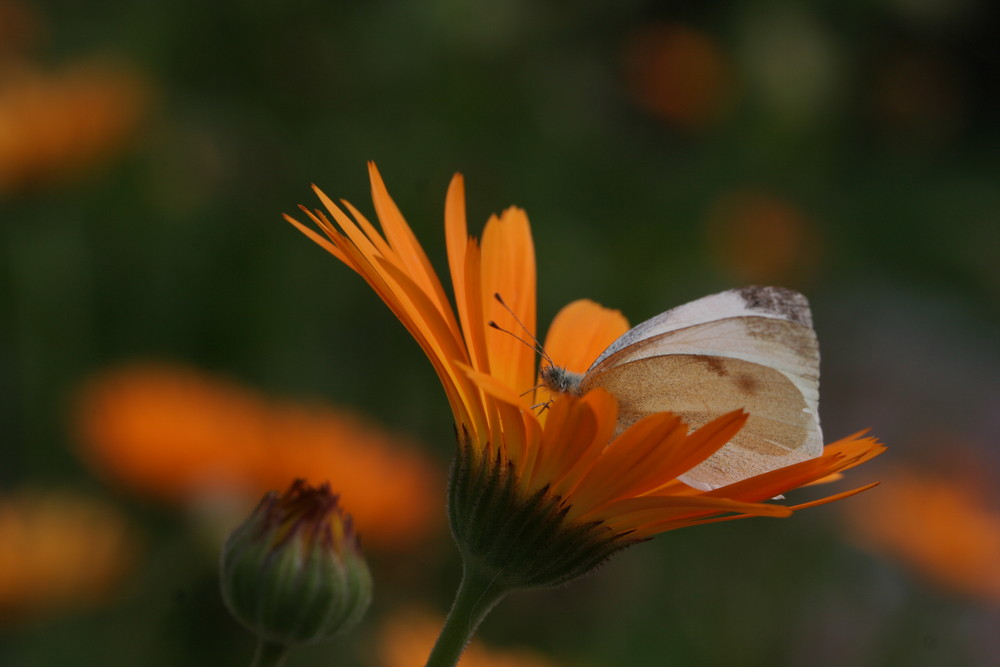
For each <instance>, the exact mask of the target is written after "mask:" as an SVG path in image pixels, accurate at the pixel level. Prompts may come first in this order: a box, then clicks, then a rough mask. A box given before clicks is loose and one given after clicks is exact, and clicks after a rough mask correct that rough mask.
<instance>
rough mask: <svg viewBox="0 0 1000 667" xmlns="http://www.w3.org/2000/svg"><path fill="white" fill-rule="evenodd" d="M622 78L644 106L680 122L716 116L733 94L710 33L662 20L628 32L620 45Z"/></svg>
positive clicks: (694, 123)
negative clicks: (629, 34)
mask: <svg viewBox="0 0 1000 667" xmlns="http://www.w3.org/2000/svg"><path fill="white" fill-rule="evenodd" d="M623 66H624V77H625V84H626V86H627V87H628V91H629V93H630V94H631V96H632V99H633V100H634V101H635V103H636V104H637V105H639V106H640V107H642V108H643V109H645V110H646V111H648V112H650V113H652V114H655V115H657V116H659V117H661V118H662V119H664V120H666V121H668V122H670V123H673V124H674V125H678V126H681V127H685V128H699V127H702V126H705V125H708V124H710V123H711V122H712V121H714V120H716V119H718V118H719V116H720V115H721V112H722V111H723V109H724V107H725V104H726V103H727V102H728V100H729V98H730V96H731V95H732V90H731V89H732V77H731V75H730V72H729V63H728V62H727V60H726V57H725V55H724V54H723V52H722V50H721V49H720V48H719V45H718V44H717V43H716V41H715V40H713V39H712V38H711V37H710V36H709V35H707V34H705V33H703V32H700V31H698V30H695V29H694V28H691V27H688V26H684V25H680V24H673V23H661V24H653V25H649V26H645V27H643V28H641V29H639V30H637V31H636V32H635V33H634V34H632V35H631V37H630V38H629V40H628V42H627V43H626V44H625V47H624V54H623Z"/></svg>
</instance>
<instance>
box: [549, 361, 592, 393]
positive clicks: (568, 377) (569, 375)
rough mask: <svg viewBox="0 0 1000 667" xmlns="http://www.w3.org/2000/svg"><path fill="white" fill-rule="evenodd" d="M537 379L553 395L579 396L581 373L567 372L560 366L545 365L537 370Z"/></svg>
mask: <svg viewBox="0 0 1000 667" xmlns="http://www.w3.org/2000/svg"><path fill="white" fill-rule="evenodd" d="M538 378H539V379H540V380H541V381H542V384H543V385H545V388H546V389H548V390H549V391H551V392H552V393H553V394H573V395H574V396H579V395H580V394H582V393H583V392H582V391H580V382H582V381H583V374H582V373H574V372H572V371H568V370H566V369H565V368H563V367H562V366H556V365H555V364H551V363H549V364H545V365H543V366H542V367H541V368H540V369H539V370H538Z"/></svg>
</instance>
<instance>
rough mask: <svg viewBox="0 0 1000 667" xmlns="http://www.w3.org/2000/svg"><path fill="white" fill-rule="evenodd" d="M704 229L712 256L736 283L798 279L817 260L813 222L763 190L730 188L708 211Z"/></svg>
mask: <svg viewBox="0 0 1000 667" xmlns="http://www.w3.org/2000/svg"><path fill="white" fill-rule="evenodd" d="M705 232H706V236H707V241H708V245H709V251H710V252H711V253H712V256H713V258H714V259H715V260H716V261H717V262H718V263H719V264H721V265H722V266H723V267H724V268H725V269H726V270H727V271H729V272H730V273H731V274H732V275H733V277H734V278H736V279H737V281H739V282H746V283H751V284H759V285H788V284H792V285H795V284H800V283H802V282H804V281H807V280H808V279H809V278H811V277H812V276H813V275H814V273H815V271H816V267H817V265H818V264H819V256H820V248H821V245H820V243H819V230H818V227H817V225H816V224H815V223H814V222H813V221H812V220H810V219H809V218H807V217H806V216H805V215H804V214H803V213H802V212H801V211H799V210H798V209H797V208H796V207H795V206H793V205H792V204H791V203H789V202H787V201H785V200H783V199H781V198H779V197H777V196H775V195H772V194H768V193H766V192H759V191H754V190H743V191H735V192H730V193H728V194H726V195H724V196H723V197H721V198H719V199H718V200H717V201H716V202H715V203H714V204H713V206H712V208H711V209H710V210H709V212H708V219H707V221H706V229H705Z"/></svg>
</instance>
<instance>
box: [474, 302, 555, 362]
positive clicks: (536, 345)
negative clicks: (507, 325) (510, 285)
mask: <svg viewBox="0 0 1000 667" xmlns="http://www.w3.org/2000/svg"><path fill="white" fill-rule="evenodd" d="M493 298H494V299H496V300H497V303H499V304H500V305H501V306H503V309H504V310H506V311H507V312H508V313H510V316H511V317H513V318H514V321H515V322H517V324H518V326H520V327H521V329H522V330H523V331H524V333H526V334H527V335H528V338H530V339H531V341H532V342H531V343H529V342H528V341H526V340H525V339H524V338H522V337H520V336H518V335H517V334H515V333H514V332H512V331H508V330H507V329H503V328H501V327H500V325H498V324H497V323H496V322H494V321H493V320H490V322H489V325H490V326H491V327H493V328H494V329H496V330H497V331H503V332H504V333H507V334H510V335H511V336H513V337H514V338H516V339H518V340H519V341H521V342H522V343H524V344H525V345H527V346H528V347H530V348H531V349H533V350H534V351H535V352H537V353H538V356H540V357H541V358H542V359H543V360H544V361H546V362H547V363H548V364H549V365H550V366H554V365H555V364H554V363H553V361H552V357H550V356H549V355H548V353H547V352H546V351H545V348H544V347H542V344H541V343H540V342H538V338H536V337H535V334H533V333H531V329H529V328H528V327H526V326H524V322H522V321H521V318H519V317H518V316H517V313H515V312H514V310H513V309H512V308H511V307H510V306H508V305H507V303H506V302H505V301H504V300H503V297H501V296H500V293H499V292H494V293H493Z"/></svg>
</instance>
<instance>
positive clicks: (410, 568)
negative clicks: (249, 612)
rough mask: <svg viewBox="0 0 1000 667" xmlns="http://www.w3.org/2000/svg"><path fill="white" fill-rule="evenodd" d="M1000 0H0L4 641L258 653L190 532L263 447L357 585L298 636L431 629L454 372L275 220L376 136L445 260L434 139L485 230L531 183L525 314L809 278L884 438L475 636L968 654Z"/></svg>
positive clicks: (987, 321)
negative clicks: (875, 455)
mask: <svg viewBox="0 0 1000 667" xmlns="http://www.w3.org/2000/svg"><path fill="white" fill-rule="evenodd" d="M998 14H1000V11H998V10H997V7H996V5H995V4H994V3H989V2H987V1H986V0H868V1H858V2H813V3H801V2H796V1H793V0H765V1H763V2H761V1H750V0H743V1H734V2H727V3H681V2H669V1H667V2H651V1H646V2H642V1H639V0H622V1H619V2H608V3H587V9H581V8H580V7H579V6H578V5H577V4H576V3H568V2H528V1H526V0H513V1H498V2H491V3H475V2H473V3H462V2H455V1H453V0H427V1H424V2H413V1H403V0H372V1H370V2H364V3H362V2H358V3H338V2H314V1H312V0H288V1H286V2H283V3H277V2H271V3H268V2H252V3H250V2H235V1H232V0H216V1H215V2H199V1H194V0H176V1H174V2H170V3H167V2H145V3H126V2H120V1H119V2H100V1H97V2H89V3H78V2H67V1H56V0H53V1H50V2H32V1H30V0H0V447H2V457H0V664H2V665H12V666H17V667H20V666H36V665H37V666H49V665H102V666H107V667H115V666H119V665H121V666H125V665H137V664H141V665H147V666H149V667H157V666H160V665H164V666H166V665H222V664H225V665H240V664H249V661H250V657H251V655H252V652H253V639H252V637H251V635H250V634H249V633H248V632H247V631H245V630H244V629H243V628H242V627H241V626H239V625H238V624H237V623H236V621H234V620H232V619H231V618H230V617H229V616H228V615H227V613H226V611H225V609H224V607H223V606H222V603H221V601H220V598H219V595H218V580H217V575H216V572H215V567H216V562H217V557H218V549H219V544H220V543H221V541H222V539H223V536H224V535H225V533H226V531H227V530H228V529H229V528H231V527H232V525H233V524H234V522H235V521H237V520H238V519H239V518H240V517H241V515H243V514H245V513H246V512H248V511H249V509H250V508H252V506H253V505H254V503H255V501H256V500H257V499H258V498H259V495H260V494H261V493H262V492H263V491H265V490H267V489H271V488H283V487H285V486H287V484H288V483H289V482H290V481H291V480H292V479H293V478H294V477H296V476H302V477H306V478H308V479H310V480H311V481H314V482H320V481H323V480H326V479H329V480H330V481H331V483H332V484H333V486H334V488H335V489H337V490H339V491H340V492H341V493H342V500H343V503H344V505H345V506H346V508H347V509H348V511H350V512H352V513H353V514H354V515H355V519H356V523H357V527H358V529H359V530H360V532H361V534H362V540H363V543H364V545H365V548H366V552H367V554H368V556H369V558H370V560H371V563H372V568H373V571H374V575H375V579H376V596H375V603H374V606H373V608H372V610H371V613H370V614H369V616H368V617H367V619H366V620H365V622H364V623H363V625H362V627H361V629H360V630H358V631H357V632H356V633H354V634H352V635H350V636H347V637H344V638H341V639H337V640H335V641H332V642H329V643H326V644H321V645H318V646H315V647H311V648H308V649H305V650H301V651H298V652H296V653H294V654H293V655H292V657H291V659H290V661H289V664H290V665H293V666H295V665H298V666H303V667H304V666H307V665H327V664H338V665H345V666H346V665H358V666H364V667H388V666H396V665H398V666H399V667H405V666H406V665H421V664H423V661H424V659H425V656H426V650H427V647H428V646H429V643H430V642H431V641H432V640H433V636H434V633H435V632H436V629H437V624H438V622H439V621H440V617H441V615H442V614H443V613H444V612H445V611H446V610H447V608H448V604H449V603H450V599H451V596H452V593H453V591H454V588H455V586H456V585H457V582H458V577H459V569H458V561H457V558H456V554H455V550H454V547H453V546H452V544H451V542H450V537H449V536H448V533H447V529H446V526H445V522H444V494H445V479H446V475H447V465H448V462H449V460H450V456H451V448H452V446H453V436H452V430H451V423H450V412H449V410H448V408H447V404H446V402H445V400H444V395H443V393H442V392H441V391H440V390H439V388H438V383H437V380H436V378H435V376H434V374H433V372H432V371H431V368H430V365H429V364H428V363H427V361H426V359H425V358H424V357H423V355H422V354H421V353H420V351H419V349H418V347H417V346H416V345H415V344H414V343H413V341H412V340H411V339H410V338H409V336H408V335H407V334H406V333H405V331H404V330H403V328H402V327H401V326H400V325H399V324H398V323H397V322H395V321H394V320H393V318H392V316H391V315H390V313H389V312H388V311H387V310H386V309H385V308H384V306H383V305H382V304H381V303H380V302H379V301H378V299H377V298H376V297H375V295H374V294H373V293H371V291H370V290H369V289H368V288H367V286H365V285H364V284H363V283H362V281H360V280H359V279H358V278H357V277H356V276H355V275H354V274H352V272H351V271H349V270H348V269H346V268H345V267H343V266H341V265H340V264H339V263H338V262H337V261H336V260H334V259H333V258H331V257H330V256H328V255H327V254H326V253H325V252H323V251H322V250H321V249H320V248H318V247H316V246H315V245H313V244H312V243H311V242H309V241H308V240H307V239H305V238H304V237H303V236H302V235H301V234H299V233H298V232H296V231H295V230H294V229H293V228H291V227H290V226H289V225H288V224H287V223H285V222H283V221H282V220H281V214H282V213H284V212H288V213H295V212H296V210H297V209H296V207H297V205H298V204H300V203H304V204H306V205H307V206H315V205H318V202H317V201H316V199H315V197H314V195H313V194H312V192H311V191H310V189H309V185H310V184H311V183H316V184H317V185H319V186H320V187H322V188H323V189H324V190H325V191H326V192H327V193H328V194H329V195H331V196H332V197H334V198H338V197H345V198H347V199H349V200H350V201H351V202H352V203H353V204H355V205H356V206H358V207H359V208H360V209H361V210H362V211H364V212H366V213H373V211H372V207H371V202H370V199H369V194H368V184H367V175H366V170H365V161H366V160H375V161H376V162H377V164H378V166H379V168H380V169H381V171H382V174H383V176H384V177H385V179H386V182H387V184H388V187H389V190H390V192H391V193H392V194H393V196H394V198H395V200H396V202H397V204H398V205H399V206H400V208H401V209H402V211H403V212H404V214H405V215H406V216H407V219H408V220H409V222H410V224H411V225H412V226H413V227H414V229H415V231H416V233H417V235H418V236H419V237H420V238H421V239H422V241H423V242H424V244H425V246H426V247H427V249H428V252H429V253H430V254H431V257H432V259H433V260H434V261H436V262H437V266H438V267H439V269H443V268H444V266H445V263H444V242H443V234H442V220H443V202H444V194H445V189H446V187H447V184H448V181H449V179H450V177H451V175H452V174H453V173H454V172H455V171H460V172H462V173H463V174H464V175H465V177H466V183H467V198H468V209H469V221H470V227H471V229H472V230H474V231H475V232H477V233H478V230H479V229H480V228H481V227H480V226H479V225H481V224H482V222H484V221H485V220H486V218H487V217H488V215H489V214H490V213H492V212H499V211H500V210H502V209H503V208H505V207H507V206H509V205H512V204H516V205H518V206H521V207H523V208H525V209H526V210H527V212H528V215H529V217H530V219H531V221H532V225H533V229H534V232H535V241H536V251H537V255H538V260H539V311H540V312H539V321H540V322H543V323H544V322H548V321H549V320H550V319H551V317H552V316H553V315H554V314H555V312H556V311H557V310H558V308H559V307H561V306H562V305H563V304H565V303H566V302H568V301H569V300H571V299H575V298H579V297H589V298H593V299H596V300H598V301H600V302H602V303H604V304H605V305H608V306H612V307H615V308H620V309H621V310H622V311H623V312H624V313H625V314H626V315H627V316H628V317H629V318H630V320H631V321H632V322H633V323H634V322H638V321H641V320H643V319H646V318H647V317H650V316H652V315H655V314H657V313H659V312H661V311H663V310H665V309H667V308H669V307H671V306H674V305H678V304H680V303H683V302H686V301H689V300H693V299H695V298H697V297H700V296H703V295H705V294H708V293H711V292H714V291H719V290H722V289H726V288H729V287H733V286H739V285H744V284H754V283H756V284H780V285H784V286H788V287H792V288H796V289H799V290H801V291H803V292H805V293H806V294H807V295H808V296H809V298H810V300H811V302H812V306H813V311H814V317H815V321H816V328H817V330H818V332H819V336H820V340H821V342H822V350H823V367H822V384H823V392H822V393H823V402H822V419H823V426H824V431H825V434H826V436H827V438H828V440H831V441H832V440H834V439H837V438H839V437H843V436H846V435H849V434H851V433H853V432H855V431H857V430H860V429H863V428H871V429H872V430H873V433H874V434H875V435H877V436H878V437H879V438H881V439H882V440H884V441H885V442H886V443H888V444H889V446H890V450H889V452H888V453H887V454H885V455H883V456H882V457H881V458H880V459H878V460H876V461H874V462H873V463H871V464H869V465H867V466H864V467H863V468H861V469H858V470H855V471H852V472H851V473H850V479H848V480H845V481H844V482H841V483H839V485H838V488H837V489H836V490H840V489H846V488H850V487H851V486H854V485H860V484H861V483H863V482H868V481H873V480H882V481H883V484H882V485H881V486H880V487H878V488H876V489H875V490H873V491H870V492H868V493H866V494H864V495H862V496H859V497H856V498H852V499H850V500H847V501H845V502H843V503H838V504H835V505H831V506H826V507H822V508H819V509H816V510H811V511H808V512H803V513H801V514H797V515H796V516H795V517H793V518H790V519H787V520H780V521H778V520H769V519H758V520H750V521H745V522H736V523H733V524H723V525H718V526H709V527H702V528H695V529H689V530H683V531H678V532H674V533H668V534H665V535H661V536H660V537H658V538H656V539H655V540H653V541H652V542H650V543H647V544H643V545H640V546H638V547H635V548H632V549H629V550H627V551H625V552H623V553H621V554H619V555H618V556H616V557H615V558H614V559H613V560H612V561H610V562H609V563H608V564H607V565H606V566H604V567H603V568H601V569H600V570H599V571H598V572H597V573H596V574H593V575H591V576H589V577H587V578H585V579H584V580H581V581H578V582H575V583H573V584H571V585H569V586H567V587H565V588H562V589H559V590H554V591H545V592H532V593H524V594H520V595H515V596H512V597H511V598H509V599H508V600H507V601H506V602H505V603H504V604H502V605H501V606H500V607H499V608H498V610H497V611H496V612H495V613H494V614H493V616H491V617H490V618H489V619H488V620H487V622H486V623H485V624H484V626H483V628H482V633H481V641H482V642H483V643H482V644H481V645H480V646H479V647H478V648H477V649H475V650H476V651H477V653H475V654H473V655H470V657H469V660H467V661H466V662H467V663H468V664H470V665H471V664H475V665H524V666H532V667H535V666H536V665H542V666H544V665H551V666H555V665H564V666H577V667H616V666H619V665H639V666H645V665H651V666H652V665H694V666H723V665H725V666H727V667H728V666H731V665H768V666H776V665H790V666H798V665H812V666H815V665H819V666H838V665H857V666H865V665H873V666H874V665H878V666H881V665H907V666H908V667H916V666H922V665H927V666H938V665H970V666H980V665H982V666H986V665H996V664H998V663H1000V635H997V634H996V632H995V629H996V627H997V624H998V623H1000V494H998V492H997V485H996V484H995V479H996V477H997V475H998V474H1000V447H998V442H1000V440H998V437H1000V383H998V381H997V378H998V376H1000V346H998V345H997V343H998V336H997V331H998V324H1000V158H998V155H1000V152H998V149H1000V129H998V128H1000V125H998V122H997V121H998V120H1000V92H998V87H997V82H998V75H1000V46H998V44H1000V42H998V41H997V39H996V34H997V32H996V31H997V29H998V27H1000V23H998V21H997V19H998ZM809 494H810V491H808V490H807V491H803V492H801V493H800V494H798V495H797V496H796V498H795V499H796V500H798V499H807V498H808V497H809ZM463 664H466V663H463Z"/></svg>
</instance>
